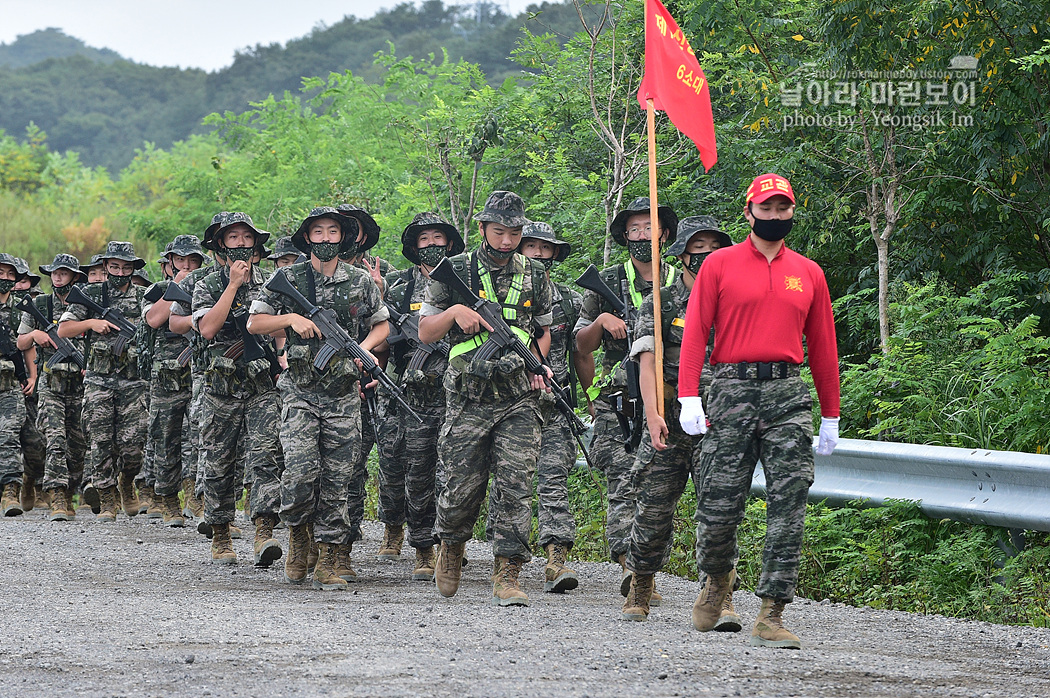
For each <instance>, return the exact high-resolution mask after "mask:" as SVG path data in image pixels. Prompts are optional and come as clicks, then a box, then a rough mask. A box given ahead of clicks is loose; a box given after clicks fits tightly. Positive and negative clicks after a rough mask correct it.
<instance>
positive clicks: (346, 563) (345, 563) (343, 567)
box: [314, 543, 357, 582]
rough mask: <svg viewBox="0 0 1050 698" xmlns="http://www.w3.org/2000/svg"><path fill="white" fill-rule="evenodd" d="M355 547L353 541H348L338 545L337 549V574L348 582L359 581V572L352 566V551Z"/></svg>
mask: <svg viewBox="0 0 1050 698" xmlns="http://www.w3.org/2000/svg"><path fill="white" fill-rule="evenodd" d="M353 548H354V544H353V543H347V544H345V545H340V546H338V547H337V548H336V551H335V576H336V577H339V578H340V579H343V580H345V581H347V582H356V581H357V572H355V571H354V568H353V567H351V566H350V552H351V551H352V550H353ZM314 569H317V568H316V567H315V568H314Z"/></svg>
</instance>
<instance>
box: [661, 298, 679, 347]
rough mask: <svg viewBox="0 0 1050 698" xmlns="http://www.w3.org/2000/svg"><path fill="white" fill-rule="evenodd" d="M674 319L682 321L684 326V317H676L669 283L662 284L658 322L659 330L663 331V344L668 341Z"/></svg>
mask: <svg viewBox="0 0 1050 698" xmlns="http://www.w3.org/2000/svg"><path fill="white" fill-rule="evenodd" d="M683 310H684V309H683ZM676 320H677V321H678V322H680V323H683V326H684V323H685V317H678V313H677V312H675V307H674V303H673V302H672V301H671V287H670V286H669V285H668V286H664V287H663V288H661V289H660V323H661V325H662V327H661V331H662V332H663V339H664V344H668V343H670V342H669V340H670V338H671V327H672V326H673V325H674V324H675V321H676Z"/></svg>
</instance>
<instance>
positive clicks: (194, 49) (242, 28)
mask: <svg viewBox="0 0 1050 698" xmlns="http://www.w3.org/2000/svg"><path fill="white" fill-rule="evenodd" d="M531 1H532V2H535V1H536V0H531ZM493 2H494V3H495V4H497V5H499V6H500V7H501V8H502V9H503V11H504V12H507V13H508V14H515V13H517V12H521V11H522V10H524V9H525V8H526V7H527V6H528V5H529V4H530V0H493ZM397 4H399V3H398V0H295V1H294V2H291V1H286V0H0V43H4V44H9V43H11V42H12V41H14V40H15V39H16V38H17V37H18V36H19V35H21V34H29V33H32V32H34V31H36V30H37V29H45V28H47V27H58V28H59V29H61V30H62V31H64V32H65V33H66V34H69V35H70V36H75V37H76V38H78V39H80V40H81V41H83V42H84V43H86V44H88V45H89V46H94V47H95V48H110V49H113V50H114V51H116V52H117V53H119V54H121V55H122V56H124V57H125V58H129V59H131V60H133V61H136V62H138V63H148V64H149V65H156V66H179V67H183V68H189V67H195V68H204V69H205V70H209V71H211V70H217V69H219V68H222V67H224V66H227V65H229V64H230V63H232V62H233V54H234V51H236V50H237V49H243V48H245V47H248V46H255V45H256V44H264V45H265V44H271V43H281V44H283V43H285V42H287V41H288V40H289V39H294V38H297V37H300V36H303V35H304V34H308V33H310V30H312V29H313V28H314V27H315V26H317V25H318V24H319V23H322V22H323V23H324V24H327V25H331V24H335V23H336V22H338V21H339V20H341V19H342V18H343V17H344V16H346V15H354V16H356V17H358V18H360V19H364V18H366V17H371V16H372V15H373V14H375V12H376V11H377V10H379V9H382V8H389V7H393V6H395V5H397ZM445 4H446V5H450V4H473V3H472V2H470V0H459V1H458V2H456V0H445Z"/></svg>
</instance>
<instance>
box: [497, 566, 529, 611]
mask: <svg viewBox="0 0 1050 698" xmlns="http://www.w3.org/2000/svg"><path fill="white" fill-rule="evenodd" d="M521 565H522V562H521V560H512V559H510V558H506V557H497V558H496V567H497V571H496V574H494V575H492V600H491V601H489V603H491V604H492V605H493V606H528V605H529V597H528V595H527V594H526V593H525V592H524V591H522V590H521V585H520V584H518V575H519V574H521Z"/></svg>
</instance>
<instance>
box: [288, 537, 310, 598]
mask: <svg viewBox="0 0 1050 698" xmlns="http://www.w3.org/2000/svg"><path fill="white" fill-rule="evenodd" d="M312 545H313V541H312V540H310V531H309V530H307V528H306V524H303V525H301V526H292V529H291V531H289V532H288V557H286V558H285V559H284V578H285V580H286V581H287V582H288V583H290V584H302V583H303V580H304V579H306V570H307V566H306V556H307V554H308V552H309V549H310V546H312Z"/></svg>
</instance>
